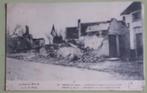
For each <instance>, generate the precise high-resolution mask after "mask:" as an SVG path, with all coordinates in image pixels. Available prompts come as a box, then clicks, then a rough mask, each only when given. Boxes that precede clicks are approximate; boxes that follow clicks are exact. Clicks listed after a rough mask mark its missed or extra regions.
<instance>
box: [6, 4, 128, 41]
mask: <svg viewBox="0 0 147 93" xmlns="http://www.w3.org/2000/svg"><path fill="white" fill-rule="evenodd" d="M130 4H131V2H117V1H115V2H77V3H15V4H14V3H9V4H8V5H7V28H8V29H9V31H10V32H11V31H14V28H15V27H16V25H23V26H24V25H28V26H29V28H30V33H31V34H32V35H33V37H34V38H41V37H43V38H45V40H47V38H46V35H48V34H50V31H51V28H52V25H53V24H54V26H55V29H56V30H57V32H58V33H61V34H62V35H64V33H63V32H64V31H65V28H66V27H73V26H77V21H78V19H81V22H83V23H84V22H99V21H107V20H110V19H111V18H116V19H118V20H121V16H120V13H121V12H122V11H123V10H124V9H126V8H127V7H128V6H129V5H130Z"/></svg>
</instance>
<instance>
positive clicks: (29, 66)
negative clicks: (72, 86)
mask: <svg viewBox="0 0 147 93" xmlns="http://www.w3.org/2000/svg"><path fill="white" fill-rule="evenodd" d="M6 67H7V68H6V77H7V80H77V79H78V80H142V79H144V78H143V63H142V62H139V61H138V62H125V61H124V62H123V61H120V60H119V61H108V60H106V61H103V62H96V63H79V62H76V61H71V62H69V61H67V60H64V59H63V60H62V59H60V60H59V59H53V58H41V57H34V58H33V59H31V60H30V58H29V59H23V60H22V59H21V58H12V57H7V66H6Z"/></svg>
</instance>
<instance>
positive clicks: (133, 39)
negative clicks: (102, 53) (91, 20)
mask: <svg viewBox="0 0 147 93" xmlns="http://www.w3.org/2000/svg"><path fill="white" fill-rule="evenodd" d="M142 14H143V13H142V6H141V2H137V1H135V2H133V3H132V4H130V5H129V6H128V7H127V8H126V9H125V10H124V11H123V12H122V13H121V16H122V17H123V20H124V22H125V23H126V24H127V26H128V29H129V33H130V49H131V52H130V55H131V57H137V58H143V17H142V16H143V15H142Z"/></svg>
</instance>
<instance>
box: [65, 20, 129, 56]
mask: <svg viewBox="0 0 147 93" xmlns="http://www.w3.org/2000/svg"><path fill="white" fill-rule="evenodd" d="M69 29H72V30H68V29H67V32H68V31H69V32H70V33H69V32H68V34H66V35H68V36H67V37H68V38H67V39H71V38H72V39H79V41H82V43H83V44H84V47H85V48H91V49H95V50H97V53H98V55H106V56H110V57H124V56H126V54H129V53H128V50H129V47H128V46H129V40H128V39H129V33H128V29H127V27H126V24H125V23H124V22H123V21H118V20H116V19H112V20H110V21H104V22H87V23H82V22H81V20H78V26H77V27H73V28H72V27H70V28H69ZM73 33H75V34H74V35H75V36H74V38H73V37H71V36H72V35H73Z"/></svg>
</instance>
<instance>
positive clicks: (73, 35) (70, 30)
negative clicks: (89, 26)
mask: <svg viewBox="0 0 147 93" xmlns="http://www.w3.org/2000/svg"><path fill="white" fill-rule="evenodd" d="M78 38H79V32H78V28H77V27H67V28H66V39H68V40H71V39H78Z"/></svg>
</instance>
